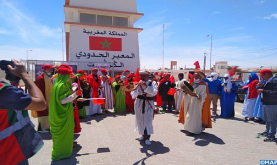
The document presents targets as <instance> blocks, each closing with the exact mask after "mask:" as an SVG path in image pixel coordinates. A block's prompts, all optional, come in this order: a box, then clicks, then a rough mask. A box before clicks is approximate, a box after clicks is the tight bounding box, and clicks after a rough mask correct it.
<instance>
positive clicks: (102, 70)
mask: <svg viewBox="0 0 277 165" xmlns="http://www.w3.org/2000/svg"><path fill="white" fill-rule="evenodd" d="M100 72H108V70H107V69H101V70H100Z"/></svg>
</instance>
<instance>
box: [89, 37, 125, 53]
mask: <svg viewBox="0 0 277 165" xmlns="http://www.w3.org/2000/svg"><path fill="white" fill-rule="evenodd" d="M89 50H107V51H122V38H112V37H94V36H89Z"/></svg>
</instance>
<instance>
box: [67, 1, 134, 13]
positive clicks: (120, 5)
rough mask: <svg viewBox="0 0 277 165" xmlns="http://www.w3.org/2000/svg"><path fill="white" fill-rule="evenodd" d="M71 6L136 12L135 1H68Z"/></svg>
mask: <svg viewBox="0 0 277 165" xmlns="http://www.w3.org/2000/svg"><path fill="white" fill-rule="evenodd" d="M70 5H72V6H82V7H91V8H99V9H107V10H118V11H126V12H137V4H136V0H70Z"/></svg>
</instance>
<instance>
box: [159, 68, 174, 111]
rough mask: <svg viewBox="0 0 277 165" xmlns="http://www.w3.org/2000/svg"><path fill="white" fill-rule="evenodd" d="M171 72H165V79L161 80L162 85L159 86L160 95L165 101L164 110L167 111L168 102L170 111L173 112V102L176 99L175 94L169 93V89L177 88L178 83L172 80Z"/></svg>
mask: <svg viewBox="0 0 277 165" xmlns="http://www.w3.org/2000/svg"><path fill="white" fill-rule="evenodd" d="M169 78H170V74H169V73H165V74H164V80H163V81H161V82H160V83H161V84H160V86H159V95H161V96H162V101H163V105H162V107H163V111H164V112H165V111H166V105H167V104H168V108H167V109H168V112H172V102H173V101H174V94H173V95H169V94H168V91H169V90H170V88H175V86H176V84H175V83H174V82H171V81H170V80H169Z"/></svg>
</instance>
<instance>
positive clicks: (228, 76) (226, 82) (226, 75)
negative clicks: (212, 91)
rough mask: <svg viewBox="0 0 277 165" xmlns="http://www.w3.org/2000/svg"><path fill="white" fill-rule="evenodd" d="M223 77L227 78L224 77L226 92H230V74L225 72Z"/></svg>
mask: <svg viewBox="0 0 277 165" xmlns="http://www.w3.org/2000/svg"><path fill="white" fill-rule="evenodd" d="M224 77H227V78H228V79H227V80H225V79H224V83H225V84H227V85H226V89H227V92H230V91H231V89H232V82H231V76H230V75H229V74H225V75H224Z"/></svg>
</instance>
